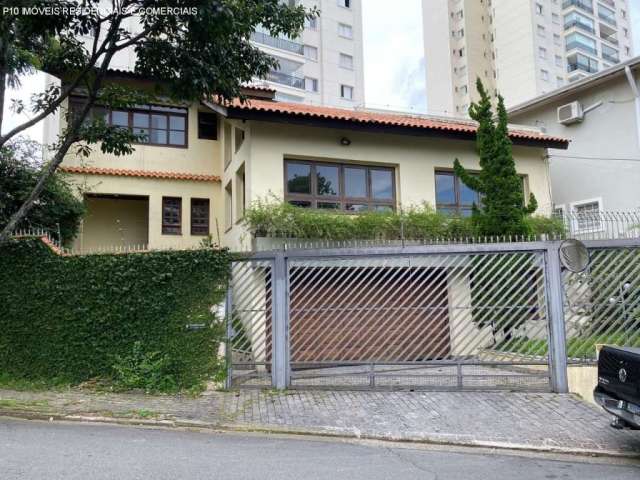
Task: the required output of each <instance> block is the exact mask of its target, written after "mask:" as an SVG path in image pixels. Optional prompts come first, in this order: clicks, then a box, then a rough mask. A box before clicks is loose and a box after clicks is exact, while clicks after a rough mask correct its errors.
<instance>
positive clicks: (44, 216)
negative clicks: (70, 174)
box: [0, 139, 84, 243]
mask: <svg viewBox="0 0 640 480" xmlns="http://www.w3.org/2000/svg"><path fill="white" fill-rule="evenodd" d="M39 151H40V146H39V145H38V144H37V143H35V142H32V141H28V140H24V139H17V140H14V141H12V142H9V143H8V144H7V145H5V146H4V147H0V227H1V226H3V225H6V224H7V222H8V221H9V218H10V216H11V215H12V214H13V213H14V212H15V211H16V210H18V208H19V207H20V205H21V204H22V202H23V201H24V199H25V198H26V197H27V196H28V195H29V193H30V192H31V189H32V188H33V186H34V185H35V184H36V181H37V180H38V176H39V175H40V169H41V166H40V165H39V164H38V162H37V161H35V159H37V158H38V157H39V156H40V154H39ZM83 214H84V205H83V203H82V201H81V200H80V199H78V198H77V197H76V196H75V195H74V194H73V191H72V187H71V185H70V184H69V183H68V182H67V181H66V179H65V177H64V175H62V174H54V175H53V176H51V177H50V178H49V179H48V180H47V183H46V185H45V189H44V191H43V192H42V194H41V195H40V198H39V200H38V202H37V203H36V205H35V206H34V207H33V208H32V209H31V211H30V212H29V213H28V215H27V216H26V218H24V219H22V221H21V222H20V223H19V224H18V226H17V228H29V227H30V226H34V227H36V228H45V229H48V230H50V231H51V232H55V231H56V230H57V224H60V232H61V236H62V240H63V242H65V243H68V242H69V241H71V240H73V238H74V237H75V236H76V232H77V231H78V227H79V225H80V219H81V218H82V215H83Z"/></svg>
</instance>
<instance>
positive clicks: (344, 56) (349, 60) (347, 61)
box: [338, 52, 353, 70]
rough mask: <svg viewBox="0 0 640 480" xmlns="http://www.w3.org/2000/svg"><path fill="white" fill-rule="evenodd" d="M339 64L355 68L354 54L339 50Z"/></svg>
mask: <svg viewBox="0 0 640 480" xmlns="http://www.w3.org/2000/svg"><path fill="white" fill-rule="evenodd" d="M343 60H344V62H343ZM338 66H339V67H340V68H344V69H345V70H353V55H349V54H348V53H343V52H338Z"/></svg>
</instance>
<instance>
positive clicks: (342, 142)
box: [340, 137, 351, 147]
mask: <svg viewBox="0 0 640 480" xmlns="http://www.w3.org/2000/svg"><path fill="white" fill-rule="evenodd" d="M340 145H342V146H343V147H348V146H349V145H351V140H349V139H348V138H347V137H342V138H341V139H340Z"/></svg>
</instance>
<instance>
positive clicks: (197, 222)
mask: <svg viewBox="0 0 640 480" xmlns="http://www.w3.org/2000/svg"><path fill="white" fill-rule="evenodd" d="M191 235H209V199H208V198H192V199H191Z"/></svg>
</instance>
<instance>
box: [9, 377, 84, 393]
mask: <svg viewBox="0 0 640 480" xmlns="http://www.w3.org/2000/svg"><path fill="white" fill-rule="evenodd" d="M71 386H72V385H71V383H70V382H69V381H67V380H64V379H61V378H50V379H38V380H30V379H25V378H12V377H10V376H9V375H7V374H3V373H0V388H4V389H7V390H16V391H20V392H42V391H45V390H53V391H62V390H68V389H69V388H71Z"/></svg>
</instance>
